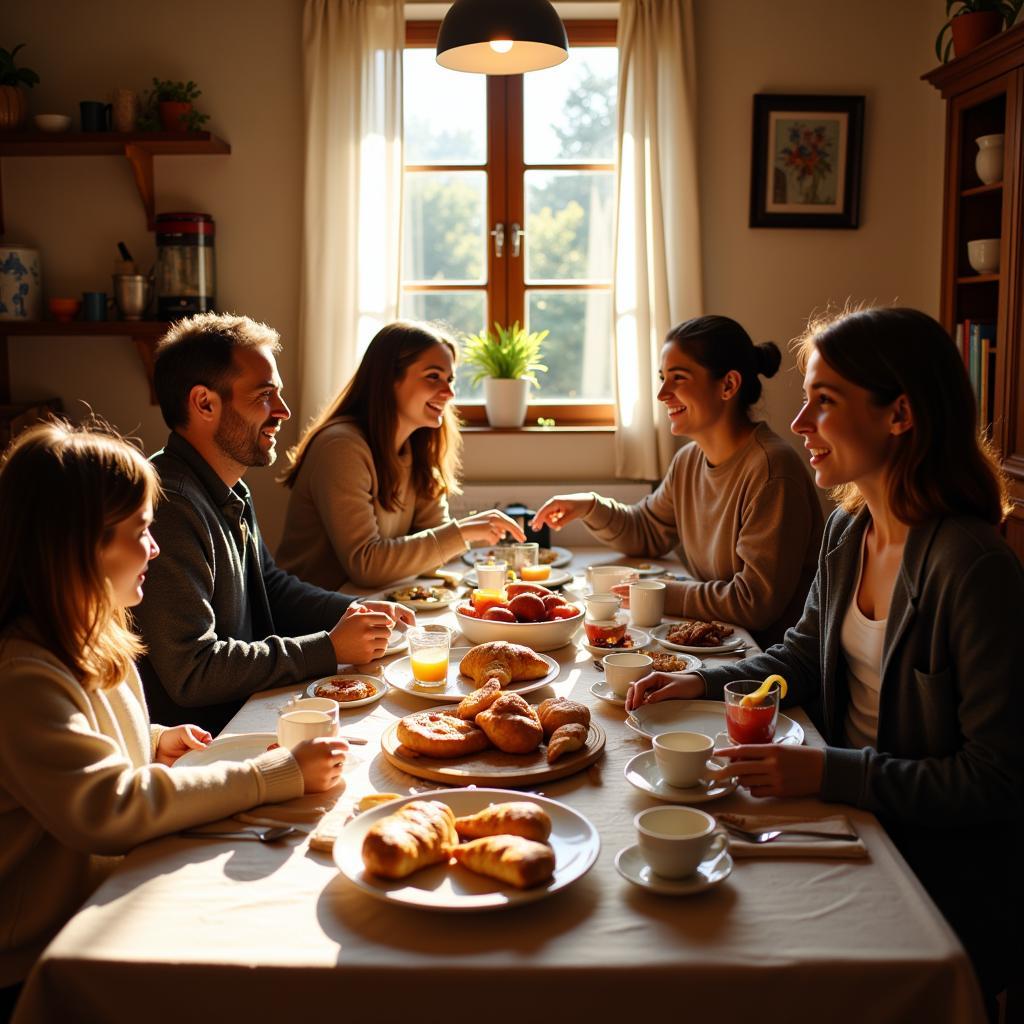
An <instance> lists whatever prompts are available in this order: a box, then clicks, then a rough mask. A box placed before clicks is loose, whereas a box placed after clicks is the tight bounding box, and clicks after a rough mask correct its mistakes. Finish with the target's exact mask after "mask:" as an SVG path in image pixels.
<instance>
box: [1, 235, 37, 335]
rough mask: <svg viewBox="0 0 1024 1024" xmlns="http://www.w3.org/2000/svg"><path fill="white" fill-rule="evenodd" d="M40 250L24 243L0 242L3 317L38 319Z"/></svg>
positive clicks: (2, 318)
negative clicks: (6, 243) (5, 243)
mask: <svg viewBox="0 0 1024 1024" xmlns="http://www.w3.org/2000/svg"><path fill="white" fill-rule="evenodd" d="M42 294H43V289H42V274H41V273H40V271H39V253H38V252H37V251H36V250H35V249H30V248H28V246H25V245H0V320H39V319H41V318H42V317H41V312H40V310H41V306H42Z"/></svg>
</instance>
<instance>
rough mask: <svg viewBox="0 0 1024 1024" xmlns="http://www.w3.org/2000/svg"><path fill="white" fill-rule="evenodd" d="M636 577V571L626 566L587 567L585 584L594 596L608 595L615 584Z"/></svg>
mask: <svg viewBox="0 0 1024 1024" xmlns="http://www.w3.org/2000/svg"><path fill="white" fill-rule="evenodd" d="M635 576H636V569H631V568H630V567H629V566H628V565H588V566H587V582H588V583H589V584H590V589H591V590H593V592H594V593H595V594H610V593H611V590H612V587H614V586H615V585H616V584H617V583H624V582H625V581H626V580H628V579H629V578H630V577H635Z"/></svg>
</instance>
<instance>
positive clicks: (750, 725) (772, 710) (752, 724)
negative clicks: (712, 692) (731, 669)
mask: <svg viewBox="0 0 1024 1024" xmlns="http://www.w3.org/2000/svg"><path fill="white" fill-rule="evenodd" d="M760 686H761V680H760V679H737V680H735V681H734V682H731V683H726V684H725V725H726V728H727V729H728V730H729V739H731V740H732V741H733V743H771V742H772V740H773V739H774V738H775V724H776V722H777V721H778V718H779V693H780V690H779V684H778V683H775V684H773V686H772V688H771V689H770V690H769V691H768V695H767V696H766V697H765V698H764V700H762V701H761V703H760V704H754V705H752V706H751V707H746V708H745V707H743V705H742V704H741V703H740V701H742V700H743V698H744V697H745V696H746V695H747V694H748V693H753V692H754V691H755V690H757V689H759V688H760Z"/></svg>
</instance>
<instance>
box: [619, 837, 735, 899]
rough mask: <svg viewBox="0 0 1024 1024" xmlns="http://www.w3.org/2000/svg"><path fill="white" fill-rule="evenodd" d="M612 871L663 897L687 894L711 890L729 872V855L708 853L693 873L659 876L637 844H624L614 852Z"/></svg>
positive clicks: (724, 852) (730, 869) (730, 870)
mask: <svg viewBox="0 0 1024 1024" xmlns="http://www.w3.org/2000/svg"><path fill="white" fill-rule="evenodd" d="M615 870H616V871H618V873H619V874H620V875H622V877H623V878H624V879H626V881H627V882H632V883H633V884H634V885H638V886H639V887H640V888H641V889H647V890H648V891H649V892H659V893H662V894H663V895H665V896H690V895H692V894H693V893H695V892H704V891H705V890H706V889H712V888H714V887H715V886H716V885H718V883H719V882H722V881H724V880H725V879H726V878H728V877H729V875H731V874H732V857H730V856H729V854H728V852H727V851H723V852H722V853H718V854H712V855H711V856H710V857H706V858H705V859H704V860H702V861H701V862H700V864H699V865H698V867H697V870H696V872H694V874H692V875H689V876H688V877H686V878H662V877H661V876H660V875H656V874H655V873H654V872H653V871H652V870H651V868H650V865H648V863H647V861H646V860H644V856H643V854H642V853H641V852H640V847H639V846H637V845H633V846H627V847H626V848H625V849H624V850H619V852H618V853H617V854H616V855H615Z"/></svg>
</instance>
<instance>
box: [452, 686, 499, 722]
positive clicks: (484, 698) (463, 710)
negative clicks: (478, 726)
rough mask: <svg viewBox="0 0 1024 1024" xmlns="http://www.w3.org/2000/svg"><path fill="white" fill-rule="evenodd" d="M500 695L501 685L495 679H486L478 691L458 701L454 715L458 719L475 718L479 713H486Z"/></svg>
mask: <svg viewBox="0 0 1024 1024" xmlns="http://www.w3.org/2000/svg"><path fill="white" fill-rule="evenodd" d="M500 694H501V684H500V683H499V682H498V680H497V679H488V680H487V682H486V683H484V685H483V686H481V687H480V689H479V690H474V691H473V692H472V693H471V694H469V696H467V697H463V698H462V700H461V701H459V704H458V707H456V709H455V713H456V714H457V715H458V716H459V718H476V716H477V715H479V714H480V712H481V711H486V710H487V709H488V708H489V707H490V706H491V705H492V704H493V703H494V702H495V701H496V700H497V699H498V697H499V695H500Z"/></svg>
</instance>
